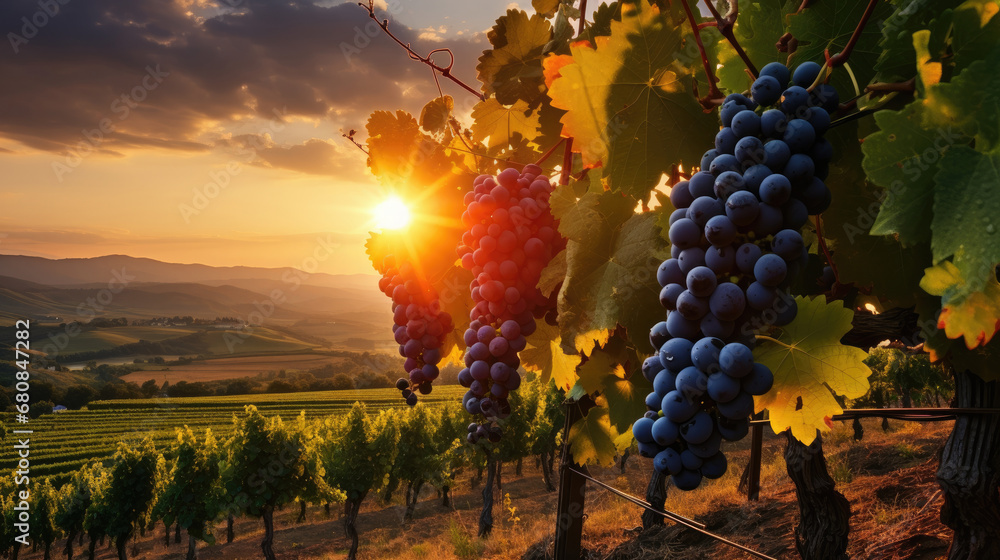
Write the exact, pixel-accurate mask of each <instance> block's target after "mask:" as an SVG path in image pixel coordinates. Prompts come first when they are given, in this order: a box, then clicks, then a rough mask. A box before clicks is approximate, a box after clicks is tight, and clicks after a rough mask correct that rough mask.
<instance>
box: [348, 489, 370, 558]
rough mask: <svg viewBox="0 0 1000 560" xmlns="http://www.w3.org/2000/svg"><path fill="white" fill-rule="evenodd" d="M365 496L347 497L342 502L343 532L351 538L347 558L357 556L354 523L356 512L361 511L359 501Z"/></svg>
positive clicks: (356, 532)
mask: <svg viewBox="0 0 1000 560" xmlns="http://www.w3.org/2000/svg"><path fill="white" fill-rule="evenodd" d="M364 499H365V497H364V496H363V495H362V496H360V497H359V498H357V499H354V500H352V499H349V498H348V500H347V501H346V502H344V533H345V534H346V535H347V538H349V539H351V549H350V551H348V553H347V560H355V559H356V558H357V557H358V528H357V526H356V525H355V523H356V522H357V520H358V513H359V512H360V511H361V502H363V501H364Z"/></svg>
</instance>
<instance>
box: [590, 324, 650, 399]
mask: <svg viewBox="0 0 1000 560" xmlns="http://www.w3.org/2000/svg"><path fill="white" fill-rule="evenodd" d="M618 334H622V336H613V337H610V338H608V339H607V340H605V341H604V342H603V343H602V344H600V346H598V347H595V348H593V349H592V351H591V352H589V353H588V356H587V359H586V360H584V362H583V364H582V365H581V366H580V367H579V368H577V375H578V376H579V378H580V381H579V383H580V385H581V386H582V387H583V390H584V391H586V392H587V393H593V392H595V391H600V390H601V389H603V388H604V382H605V380H607V377H608V376H609V375H611V376H613V374H612V372H614V371H615V368H616V367H620V366H628V367H629V368H630V369H631V368H632V367H634V366H635V365H636V362H638V357H637V356H636V353H635V350H634V349H632V348H629V346H628V344H627V342H626V340H625V338H624V336H623V334H624V333H618ZM622 378H624V371H623V372H622ZM643 397H645V395H643ZM642 412H645V411H640V412H639V415H640V416H641V415H642Z"/></svg>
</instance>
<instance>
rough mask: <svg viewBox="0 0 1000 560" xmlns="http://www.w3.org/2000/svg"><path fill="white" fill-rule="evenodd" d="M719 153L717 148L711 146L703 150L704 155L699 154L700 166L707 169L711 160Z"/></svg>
mask: <svg viewBox="0 0 1000 560" xmlns="http://www.w3.org/2000/svg"><path fill="white" fill-rule="evenodd" d="M718 155H719V150H716V149H715V148H712V149H711V150H708V151H707V152H705V155H703V156H701V168H702V169H708V166H710V165H712V160H713V159H715V157H716V156H718Z"/></svg>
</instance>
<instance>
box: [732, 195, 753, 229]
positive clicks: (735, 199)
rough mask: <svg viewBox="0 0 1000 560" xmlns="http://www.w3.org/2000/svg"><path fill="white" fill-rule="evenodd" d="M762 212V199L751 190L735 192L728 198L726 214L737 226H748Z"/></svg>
mask: <svg viewBox="0 0 1000 560" xmlns="http://www.w3.org/2000/svg"><path fill="white" fill-rule="evenodd" d="M759 214H760V201H758V200H757V197H756V196H754V195H753V193H751V192H749V191H739V192H736V193H733V194H732V195H731V196H730V197H729V199H728V200H726V216H728V217H729V219H730V220H732V222H733V223H734V224H736V225H737V226H748V225H750V224H752V223H753V222H754V220H756V219H757V216H758V215H759Z"/></svg>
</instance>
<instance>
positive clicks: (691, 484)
mask: <svg viewBox="0 0 1000 560" xmlns="http://www.w3.org/2000/svg"><path fill="white" fill-rule="evenodd" d="M685 453H686V452H685ZM701 479H702V476H701V472H700V471H697V470H688V469H684V470H683V471H681V472H679V473H677V474H674V475H673V476H672V477H670V480H673V481H674V486H676V487H677V489H678V490H694V489H695V488H697V487H698V485H700V484H701Z"/></svg>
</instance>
